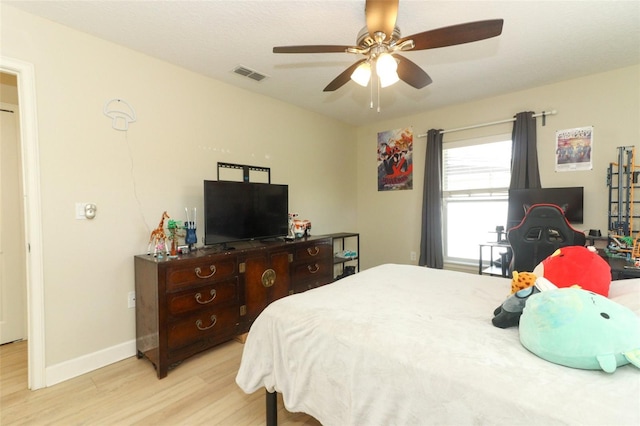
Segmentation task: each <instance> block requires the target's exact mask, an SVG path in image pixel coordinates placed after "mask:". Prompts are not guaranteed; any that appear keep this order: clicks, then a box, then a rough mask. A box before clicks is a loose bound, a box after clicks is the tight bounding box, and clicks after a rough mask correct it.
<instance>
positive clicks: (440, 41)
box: [397, 19, 504, 50]
mask: <svg viewBox="0 0 640 426" xmlns="http://www.w3.org/2000/svg"><path fill="white" fill-rule="evenodd" d="M503 22H504V20H502V19H491V20H487V21H477V22H468V23H466V24H458V25H452V26H450V27H443V28H438V29H435V30H429V31H425V32H423V33H418V34H414V35H410V36H408V37H403V38H401V39H400V40H398V42H397V44H400V43H402V42H403V41H406V40H413V43H414V44H415V47H414V48H413V49H412V50H424V49H435V48H437V47H445V46H454V45H456V44H463V43H470V42H473V41H478V40H484V39H487V38H491V37H496V36H499V35H500V34H501V33H502V24H503Z"/></svg>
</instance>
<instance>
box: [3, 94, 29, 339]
mask: <svg viewBox="0 0 640 426" xmlns="http://www.w3.org/2000/svg"><path fill="white" fill-rule="evenodd" d="M18 126H19V121H18V108H17V106H15V105H7V104H0V344H2V343H7V342H12V341H14V340H20V339H26V337H27V332H26V330H27V327H26V324H27V309H26V307H27V301H26V288H27V283H26V259H25V236H24V222H23V221H24V219H23V218H24V215H23V197H22V179H21V176H22V173H21V172H22V170H21V158H20V141H19V132H18V128H19V127H18Z"/></svg>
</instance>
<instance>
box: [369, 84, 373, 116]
mask: <svg viewBox="0 0 640 426" xmlns="http://www.w3.org/2000/svg"><path fill="white" fill-rule="evenodd" d="M369 109H373V81H371V82H370V84H369Z"/></svg>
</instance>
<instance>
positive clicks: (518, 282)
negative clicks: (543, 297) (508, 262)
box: [511, 271, 536, 294]
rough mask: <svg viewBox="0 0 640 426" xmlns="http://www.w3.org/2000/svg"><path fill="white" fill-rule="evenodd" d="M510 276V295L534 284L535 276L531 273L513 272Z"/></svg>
mask: <svg viewBox="0 0 640 426" xmlns="http://www.w3.org/2000/svg"><path fill="white" fill-rule="evenodd" d="M511 276H512V278H511V294H515V293H517V292H518V291H520V290H524V289H525V288H529V287H533V285H534V284H535V283H536V274H534V273H533V272H518V271H513V273H512V274H511Z"/></svg>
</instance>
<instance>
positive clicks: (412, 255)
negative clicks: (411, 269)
mask: <svg viewBox="0 0 640 426" xmlns="http://www.w3.org/2000/svg"><path fill="white" fill-rule="evenodd" d="M410 257H411V260H416V252H415V251H412V252H411V255H410Z"/></svg>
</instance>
